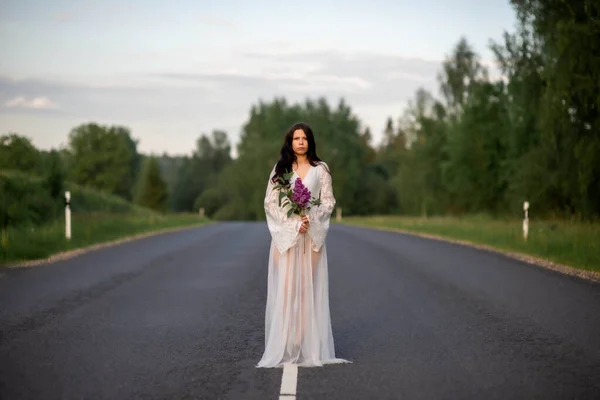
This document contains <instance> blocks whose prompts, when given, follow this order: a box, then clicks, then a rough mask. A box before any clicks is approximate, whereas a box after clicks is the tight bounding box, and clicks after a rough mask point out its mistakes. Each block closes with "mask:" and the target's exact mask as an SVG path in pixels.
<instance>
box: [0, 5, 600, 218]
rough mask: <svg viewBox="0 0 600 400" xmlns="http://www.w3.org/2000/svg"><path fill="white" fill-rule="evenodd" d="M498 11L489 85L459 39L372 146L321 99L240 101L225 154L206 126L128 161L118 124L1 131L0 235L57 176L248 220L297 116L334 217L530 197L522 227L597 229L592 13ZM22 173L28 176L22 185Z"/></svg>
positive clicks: (59, 197) (492, 211)
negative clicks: (512, 17)
mask: <svg viewBox="0 0 600 400" xmlns="http://www.w3.org/2000/svg"><path fill="white" fill-rule="evenodd" d="M511 3H512V4H513V6H514V9H515V12H516V14H517V16H518V24H517V25H516V26H515V27H514V31H513V32H508V31H507V32H506V33H505V34H504V37H503V39H502V40H501V41H498V42H494V41H491V42H490V48H491V50H492V51H493V53H494V55H495V61H496V62H497V65H498V68H499V69H500V71H501V76H500V77H498V78H497V79H493V78H491V77H490V76H491V74H490V73H489V71H488V69H487V68H486V67H485V66H484V65H483V64H482V62H481V57H480V55H479V54H478V52H477V49H475V48H473V46H472V45H471V44H470V43H469V41H468V40H467V38H458V40H457V42H456V45H455V46H454V48H452V49H449V53H448V55H447V57H446V61H444V62H443V63H442V64H441V65H440V68H439V74H438V76H437V82H438V85H439V94H436V93H430V92H428V91H426V90H424V89H419V90H418V91H417V92H416V93H414V96H413V98H412V99H410V100H409V101H408V102H407V106H406V108H405V109H404V110H399V111H398V115H390V116H389V117H388V119H387V124H386V129H385V132H384V140H383V142H382V143H377V144H375V143H373V133H372V132H371V131H370V130H369V128H363V126H364V124H363V123H362V121H361V120H360V119H359V117H358V116H357V115H356V114H355V113H354V112H353V110H352V106H351V105H350V104H347V102H346V101H345V100H344V99H343V98H342V99H339V100H338V101H337V102H335V103H329V102H328V101H327V100H326V98H325V94H323V95H322V96H315V97H314V98H308V99H306V100H305V101H304V102H302V103H294V104H291V103H289V102H288V101H287V100H286V99H285V98H284V97H278V98H273V99H272V100H270V101H268V102H266V101H257V102H256V103H255V104H252V105H249V113H248V117H247V120H246V121H245V123H244V124H243V126H241V129H240V132H241V134H240V140H239V142H238V143H237V144H236V146H237V147H236V150H237V151H236V154H237V156H236V158H233V157H232V146H233V144H232V142H231V139H230V137H229V135H228V133H227V132H223V131H220V130H214V131H213V132H210V133H203V134H201V135H199V137H198V139H197V143H196V148H195V149H194V151H193V154H192V155H190V156H183V155H182V156H169V155H166V154H163V155H155V154H142V153H140V152H139V151H138V149H137V145H138V141H137V139H136V138H135V133H133V132H131V131H130V129H129V128H127V127H124V126H104V125H99V124H97V123H93V122H89V123H88V122H86V123H82V124H81V125H79V126H76V127H74V128H73V129H72V130H71V132H69V133H68V146H66V147H65V148H61V149H52V150H50V151H48V150H41V149H37V148H36V147H35V146H34V145H33V144H32V141H31V140H30V139H29V138H27V137H24V136H21V135H19V134H18V133H14V132H9V133H6V134H4V135H3V136H2V137H1V139H0V171H3V173H2V174H0V190H1V191H2V200H1V201H0V207H1V208H2V209H1V210H0V218H1V221H2V227H3V229H4V228H7V227H10V226H15V225H19V224H34V225H35V224H43V223H46V222H48V221H50V220H52V219H53V218H57V215H59V214H60V212H61V209H62V207H64V203H63V197H64V188H65V185H66V184H67V183H68V182H70V183H73V184H77V185H80V186H81V187H88V188H93V189H95V190H98V191H100V192H103V193H107V194H111V195H115V196H118V197H120V198H122V199H124V200H125V201H127V202H131V203H134V204H136V205H139V206H141V207H146V208H150V209H153V210H155V211H157V212H159V213H179V212H193V213H197V212H198V210H199V209H200V208H203V209H204V210H205V213H206V215H207V217H209V218H211V219H213V220H263V219H264V209H263V198H264V194H265V189H266V182H267V179H268V173H269V172H270V170H271V168H272V167H273V165H274V164H275V162H276V161H277V159H278V156H279V150H280V148H281V145H282V141H283V136H284V133H285V131H286V130H287V129H288V128H289V127H290V126H291V125H292V124H293V123H294V122H297V121H304V122H307V123H308V124H309V125H310V126H311V127H312V128H313V131H314V132H315V136H316V140H317V144H318V147H317V152H318V155H319V156H320V158H321V159H323V160H325V161H326V162H327V163H328V165H329V166H330V168H331V170H332V174H333V185H334V193H335V196H336V198H337V201H338V206H339V207H341V208H342V209H343V213H344V215H345V216H346V215H347V216H366V215H407V216H427V217H429V216H461V215H473V214H485V215H488V216H492V217H494V218H496V217H497V218H507V217H508V218H519V217H521V216H522V213H523V202H524V201H529V203H530V204H531V210H532V211H531V212H532V214H534V215H535V216H536V217H537V218H547V219H571V220H573V219H574V220H588V221H593V220H596V219H597V218H598V216H599V215H600V114H599V108H600V58H599V57H598V54H600V5H599V4H598V3H597V2H592V1H579V2H565V1H560V0H550V1H543V2H542V1H539V0H523V1H512V2H511ZM14 171H16V172H14ZM9 172H10V173H9ZM30 178H31V179H36V180H37V182H39V185H37V186H35V188H34V189H31V188H32V187H33V186H31V183H30V182H26V181H27V179H30ZM31 190H37V191H39V192H38V193H35V192H34V193H33V194H32V193H31ZM42 192H43V194H42ZM73 207H74V210H77V204H75V203H74V204H73Z"/></svg>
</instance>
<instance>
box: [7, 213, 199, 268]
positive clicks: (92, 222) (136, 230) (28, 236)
mask: <svg viewBox="0 0 600 400" xmlns="http://www.w3.org/2000/svg"><path fill="white" fill-rule="evenodd" d="M206 223H208V220H207V219H203V218H200V217H199V216H198V214H168V215H158V214H155V215H152V214H149V215H143V214H137V213H136V214H122V213H119V214H115V213H104V212H100V213H78V214H75V213H74V214H73V217H72V226H71V231H72V235H71V240H67V239H66V238H65V222H64V218H63V219H62V220H57V221H54V222H52V223H49V224H46V225H42V226H39V227H34V228H32V227H20V228H9V229H6V230H3V231H2V232H1V235H2V236H1V237H0V244H1V246H0V265H3V266H7V265H14V264H21V263H23V262H26V261H31V260H41V259H45V258H48V257H50V256H52V255H55V254H57V253H63V252H68V251H71V250H76V249H82V248H85V247H88V246H92V245H98V244H102V243H107V242H111V241H114V240H119V239H124V238H127V237H130V236H136V235H140V234H148V233H152V232H158V231H162V230H167V229H174V228H184V227H192V226H201V225H204V224H206Z"/></svg>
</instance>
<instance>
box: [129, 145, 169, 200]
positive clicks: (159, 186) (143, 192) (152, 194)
mask: <svg viewBox="0 0 600 400" xmlns="http://www.w3.org/2000/svg"><path fill="white" fill-rule="evenodd" d="M168 200H169V195H168V191H167V184H166V182H165V181H164V180H163V179H162V176H161V174H160V168H159V167H158V161H157V159H156V157H154V156H151V157H149V158H148V159H147V160H146V162H145V163H144V167H143V169H142V173H141V175H140V182H139V185H138V192H137V193H136V198H135V203H136V204H139V205H141V206H143V207H147V208H150V209H153V210H156V211H160V212H165V211H166V210H167V205H168Z"/></svg>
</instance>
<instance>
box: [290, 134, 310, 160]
mask: <svg viewBox="0 0 600 400" xmlns="http://www.w3.org/2000/svg"><path fill="white" fill-rule="evenodd" d="M292 150H294V153H296V155H305V154H306V152H307V151H308V140H306V134H305V133H304V131H303V130H302V129H296V130H295V131H294V135H293V136H292Z"/></svg>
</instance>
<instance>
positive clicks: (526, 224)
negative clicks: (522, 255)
mask: <svg viewBox="0 0 600 400" xmlns="http://www.w3.org/2000/svg"><path fill="white" fill-rule="evenodd" d="M523 211H525V218H524V219H523V239H525V240H527V236H528V234H529V202H528V201H526V202H524V203H523Z"/></svg>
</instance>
